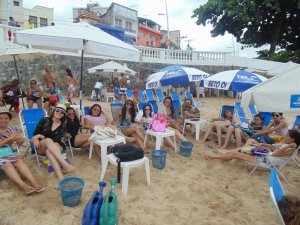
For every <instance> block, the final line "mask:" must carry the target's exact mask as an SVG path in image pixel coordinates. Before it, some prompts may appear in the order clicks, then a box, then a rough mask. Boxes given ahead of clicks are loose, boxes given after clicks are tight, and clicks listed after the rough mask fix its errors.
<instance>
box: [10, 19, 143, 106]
mask: <svg viewBox="0 0 300 225" xmlns="http://www.w3.org/2000/svg"><path fill="white" fill-rule="evenodd" d="M15 40H16V42H17V43H18V44H23V45H30V46H32V47H33V48H37V49H47V50H54V51H66V52H72V53H74V52H75V53H76V52H78V51H81V72H80V109H82V79H83V57H84V54H89V56H90V55H95V56H105V57H111V58H116V59H125V60H128V61H138V60H139V56H140V51H139V50H137V49H136V48H134V47H132V46H130V45H128V44H126V43H125V42H123V41H121V40H119V39H117V38H115V37H113V36H111V35H109V34H107V33H106V32H104V31H102V30H101V29H99V28H97V27H94V26H91V25H89V24H88V23H84V22H82V23H73V24H68V25H57V26H48V27H39V28H35V29H27V30H21V31H16V38H15Z"/></svg>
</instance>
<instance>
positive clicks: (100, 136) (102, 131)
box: [89, 126, 117, 141]
mask: <svg viewBox="0 0 300 225" xmlns="http://www.w3.org/2000/svg"><path fill="white" fill-rule="evenodd" d="M116 137H117V131H116V130H113V129H111V128H110V127H102V126H95V127H94V133H93V134H92V135H91V136H90V138H89V141H97V140H104V139H107V138H116Z"/></svg>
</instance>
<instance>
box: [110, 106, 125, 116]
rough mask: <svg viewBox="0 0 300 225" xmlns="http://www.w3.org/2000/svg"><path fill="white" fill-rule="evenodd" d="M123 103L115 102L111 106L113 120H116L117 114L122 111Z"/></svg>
mask: <svg viewBox="0 0 300 225" xmlns="http://www.w3.org/2000/svg"><path fill="white" fill-rule="evenodd" d="M123 105H124V104H123V103H122V102H113V103H111V104H110V112H111V116H112V118H114V116H115V114H116V112H117V111H118V110H119V109H122V108H123Z"/></svg>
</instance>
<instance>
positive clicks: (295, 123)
mask: <svg viewBox="0 0 300 225" xmlns="http://www.w3.org/2000/svg"><path fill="white" fill-rule="evenodd" d="M298 124H300V115H298V116H296V119H295V122H294V124H293V126H292V127H291V128H292V129H293V128H294V127H295V126H296V125H298Z"/></svg>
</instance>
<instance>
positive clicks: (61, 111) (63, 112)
mask: <svg viewBox="0 0 300 225" xmlns="http://www.w3.org/2000/svg"><path fill="white" fill-rule="evenodd" d="M55 112H57V113H60V114H61V115H65V110H62V109H55Z"/></svg>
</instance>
